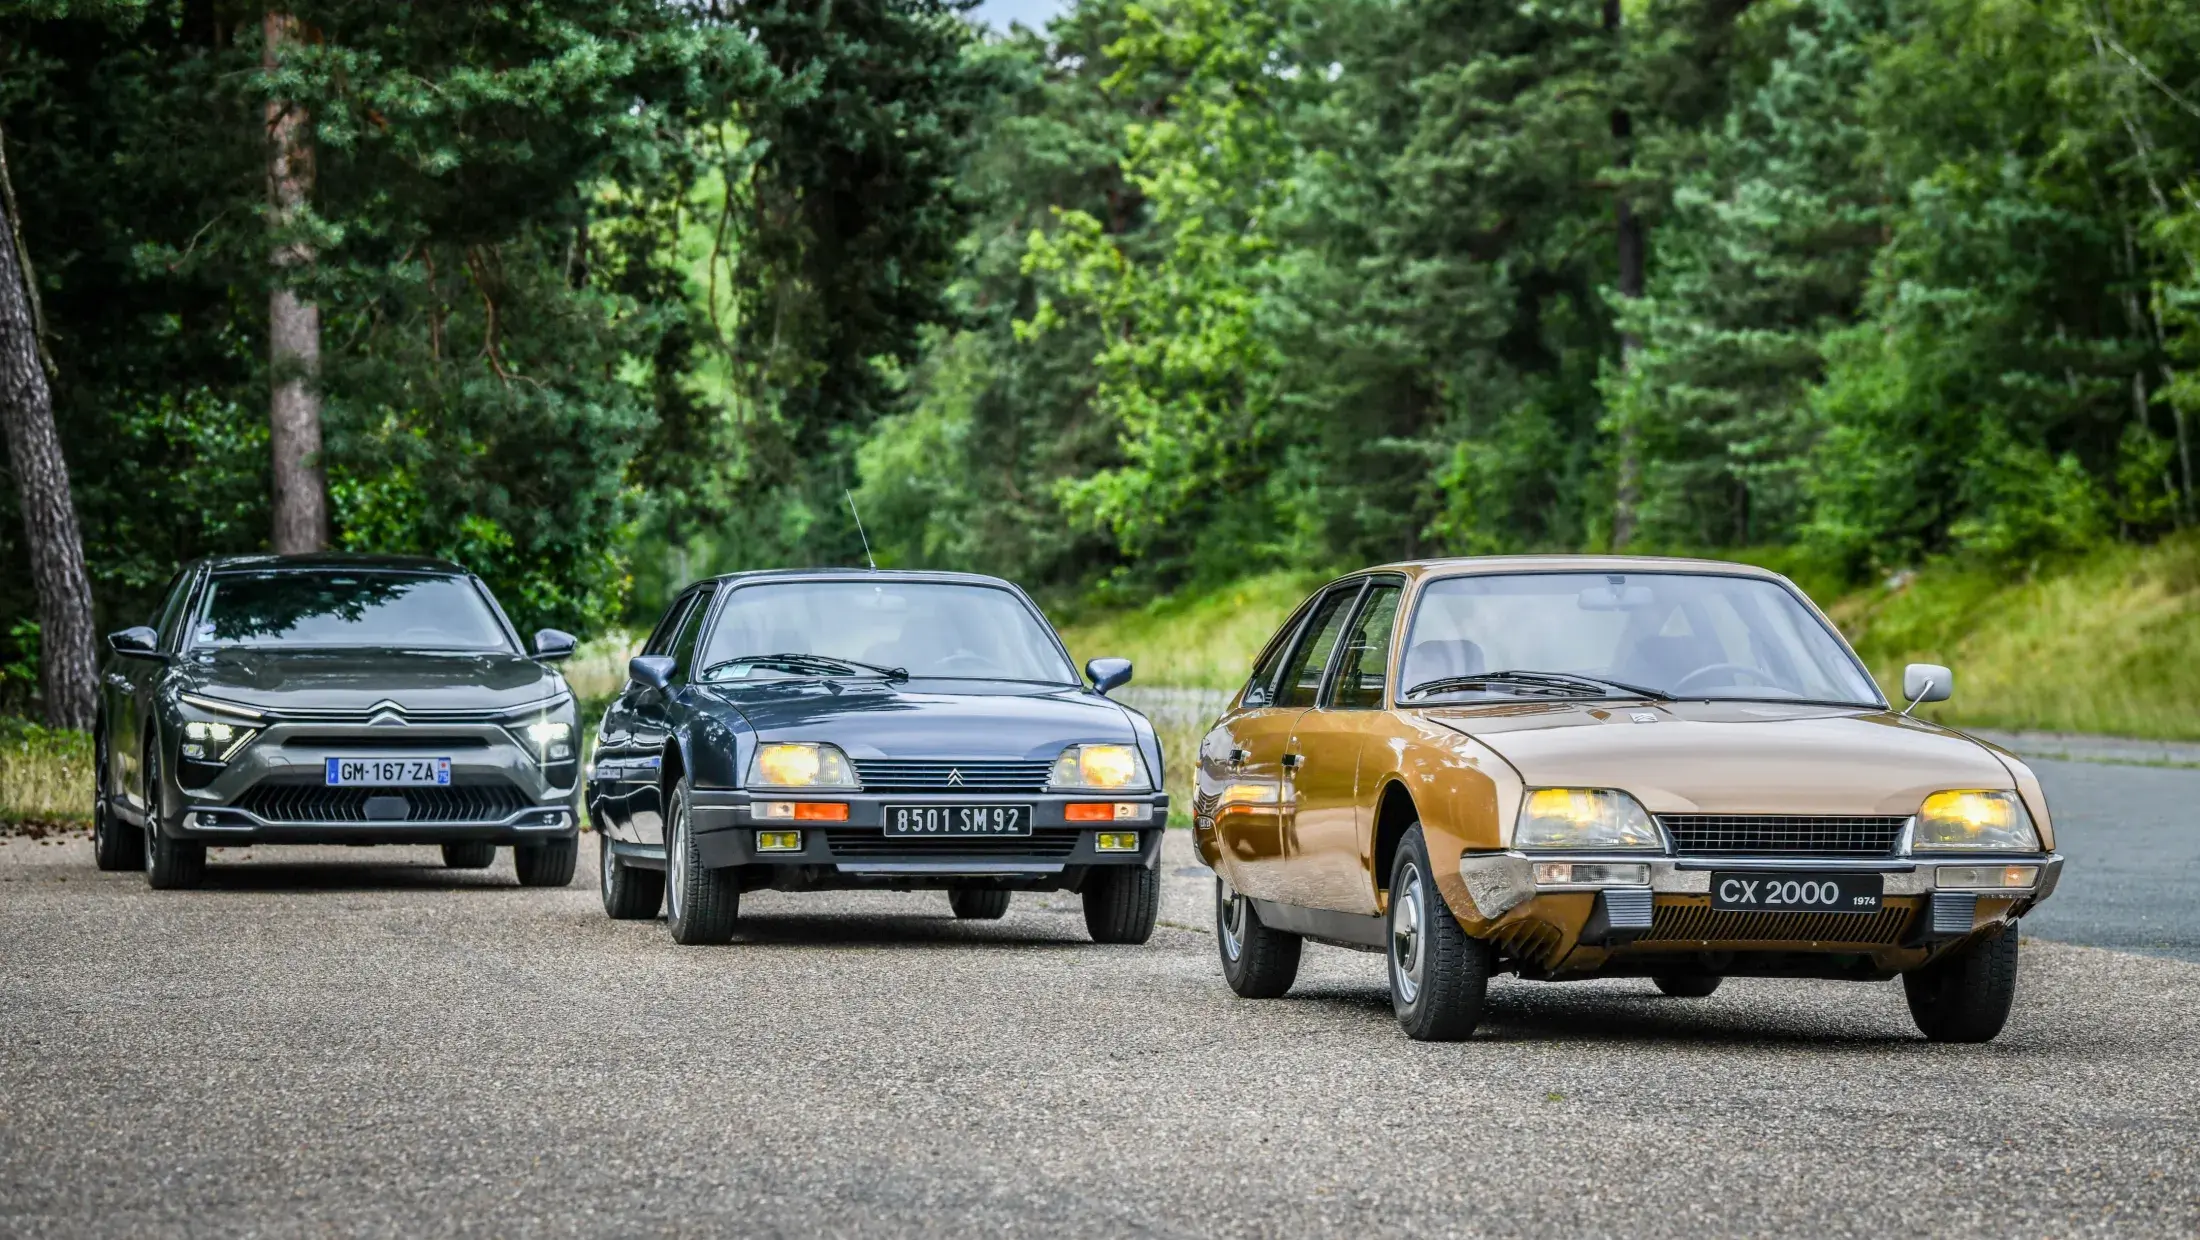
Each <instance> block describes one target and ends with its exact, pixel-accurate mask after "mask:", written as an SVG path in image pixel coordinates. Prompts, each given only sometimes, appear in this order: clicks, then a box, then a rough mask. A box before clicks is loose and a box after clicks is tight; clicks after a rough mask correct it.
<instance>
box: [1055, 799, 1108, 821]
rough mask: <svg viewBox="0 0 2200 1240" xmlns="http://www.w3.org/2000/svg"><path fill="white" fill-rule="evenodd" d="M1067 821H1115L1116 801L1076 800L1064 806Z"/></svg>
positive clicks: (1063, 815)
mask: <svg viewBox="0 0 2200 1240" xmlns="http://www.w3.org/2000/svg"><path fill="white" fill-rule="evenodd" d="M1062 818H1063V820H1064V821H1066V822H1114V821H1115V803H1114V802H1112V801H1096V802H1087V801H1074V802H1071V803H1070V804H1068V805H1065V806H1063V807H1062Z"/></svg>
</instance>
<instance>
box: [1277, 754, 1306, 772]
mask: <svg viewBox="0 0 2200 1240" xmlns="http://www.w3.org/2000/svg"><path fill="white" fill-rule="evenodd" d="M1305 763H1306V755H1305V754H1302V753H1287V754H1285V755H1283V769H1284V770H1287V771H1295V770H1298V769H1299V768H1300V767H1301V766H1303V765H1305Z"/></svg>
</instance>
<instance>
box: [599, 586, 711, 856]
mask: <svg viewBox="0 0 2200 1240" xmlns="http://www.w3.org/2000/svg"><path fill="white" fill-rule="evenodd" d="M694 603H695V595H694V593H693V592H692V591H690V592H688V593H685V594H682V595H681V596H680V597H678V598H676V599H674V600H672V605H671V606H670V607H667V608H665V614H664V615H663V616H662V617H660V618H659V619H658V621H657V627H656V628H655V629H652V630H651V631H650V634H649V640H647V641H645V642H643V643H642V648H641V650H640V651H639V652H638V653H641V654H664V653H666V652H667V651H669V650H670V649H671V648H672V643H673V640H674V639H675V638H677V637H678V636H679V633H680V625H681V623H682V622H683V621H685V620H686V619H687V616H688V609H689V608H690V607H692V606H693V605H694ZM648 691H649V690H648V689H647V687H646V686H644V685H642V684H640V683H638V682H636V681H633V680H628V681H627V682H626V686H625V687H624V688H622V689H620V690H619V696H617V697H615V698H613V699H612V700H611V704H610V705H609V706H607V707H605V708H604V714H603V726H602V727H601V728H600V729H598V733H597V739H596V761H595V770H594V774H593V775H592V777H591V778H592V779H593V781H594V783H595V786H596V812H597V813H598V815H600V816H601V818H602V819H603V825H604V827H605V829H606V830H608V831H609V832H610V833H611V835H612V837H613V838H614V839H620V840H624V841H626V842H628V843H630V844H631V843H638V842H640V841H641V835H640V833H639V831H638V828H637V827H636V825H635V820H634V808H633V804H632V802H633V799H634V795H635V792H636V790H637V789H638V788H640V787H642V786H643V785H645V784H646V785H649V786H652V787H653V786H654V785H655V783H656V779H657V767H656V765H655V763H654V759H655V758H656V756H657V751H654V750H653V751H650V752H648V753H644V752H643V751H642V748H641V745H640V744H639V742H637V741H636V739H635V731H634V725H635V707H636V704H637V703H638V702H639V701H640V700H641V698H642V696H643V695H644V693H646V692H648ZM659 743H660V744H662V741H661V740H660V742H659Z"/></svg>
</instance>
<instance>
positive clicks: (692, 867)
mask: <svg viewBox="0 0 2200 1240" xmlns="http://www.w3.org/2000/svg"><path fill="white" fill-rule="evenodd" d="M740 915H741V885H740V883H739V882H738V881H737V880H736V876H735V874H734V872H733V871H732V870H730V869H728V870H713V869H710V868H709V867H707V866H705V865H704V864H703V861H702V858H701V857H699V856H697V855H696V853H695V830H694V824H693V822H692V821H691V819H690V817H689V814H688V790H687V781H686V780H685V779H683V780H681V781H680V783H679V785H678V786H677V787H675V788H673V790H672V798H671V803H670V804H668V805H667V806H666V807H665V928H666V929H667V930H670V931H672V941H673V942H675V943H682V944H687V945H694V944H700V943H726V942H731V941H732V939H733V926H734V922H735V921H736V920H737V919H739V917H740Z"/></svg>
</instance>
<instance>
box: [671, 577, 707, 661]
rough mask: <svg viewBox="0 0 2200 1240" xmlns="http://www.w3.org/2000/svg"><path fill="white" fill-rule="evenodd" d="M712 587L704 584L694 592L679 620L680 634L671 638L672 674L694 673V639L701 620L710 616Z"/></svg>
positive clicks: (697, 633)
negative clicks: (684, 614) (693, 596)
mask: <svg viewBox="0 0 2200 1240" xmlns="http://www.w3.org/2000/svg"><path fill="white" fill-rule="evenodd" d="M712 593H713V589H712V587H710V586H704V587H703V588H702V589H700V590H697V591H696V592H695V601H694V602H693V603H690V604H689V605H688V609H687V615H686V616H685V617H683V618H682V619H681V621H680V635H679V636H678V637H675V638H674V639H672V661H673V663H674V667H673V669H672V674H673V675H675V676H680V677H687V676H692V675H694V670H695V669H694V667H693V664H694V662H695V639H696V638H697V637H698V636H699V635H701V633H702V631H703V621H704V620H706V619H708V618H709V616H710V599H711V594H712Z"/></svg>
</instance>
